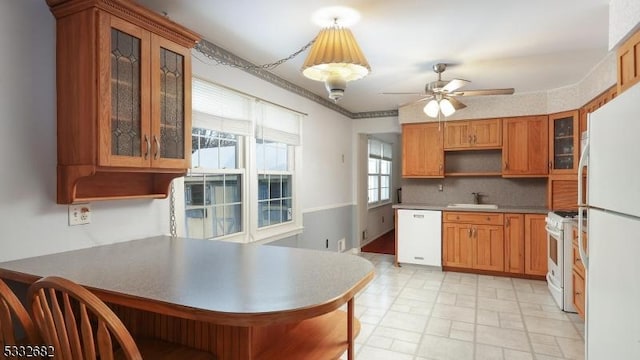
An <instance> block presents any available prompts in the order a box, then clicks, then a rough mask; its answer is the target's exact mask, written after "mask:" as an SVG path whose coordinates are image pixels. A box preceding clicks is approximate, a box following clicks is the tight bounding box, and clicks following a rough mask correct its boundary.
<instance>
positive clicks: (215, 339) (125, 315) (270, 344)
mask: <svg viewBox="0 0 640 360" xmlns="http://www.w3.org/2000/svg"><path fill="white" fill-rule="evenodd" d="M109 307H111V309H113V310H114V312H115V313H116V314H117V315H118V317H119V318H120V319H121V320H122V321H123V322H124V324H125V326H126V327H127V329H129V331H130V332H131V333H132V334H133V335H134V337H136V338H152V339H161V340H165V341H169V342H174V343H178V344H181V345H186V346H188V347H191V348H196V349H199V350H205V351H208V352H211V353H214V354H216V355H217V356H218V358H219V359H221V360H240V359H242V360H245V359H256V360H268V359H274V360H275V359H278V360H279V359H282V356H283V354H286V357H287V359H291V360H296V359H300V360H303V359H304V360H314V359H317V360H327V359H338V358H339V357H340V356H341V355H342V354H343V353H344V352H345V351H347V350H348V349H349V342H350V341H349V340H348V339H353V338H355V337H356V336H357V335H358V333H359V332H360V322H359V321H358V320H357V319H355V318H353V336H351V337H350V336H349V335H348V323H349V317H348V316H347V312H345V311H342V310H334V311H332V312H330V313H327V314H324V315H320V316H317V317H314V318H311V319H306V320H303V321H300V322H297V323H288V324H274V325H265V326H250V327H246V326H230V325H218V324H213V323H207V322H204V321H196V320H188V319H181V318H176V317H173V316H167V315H163V314H157V313H152V312H149V311H143V310H137V309H132V308H128V307H124V306H120V305H114V304H109Z"/></svg>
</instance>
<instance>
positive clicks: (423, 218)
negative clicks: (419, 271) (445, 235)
mask: <svg viewBox="0 0 640 360" xmlns="http://www.w3.org/2000/svg"><path fill="white" fill-rule="evenodd" d="M397 241H398V254H397V256H398V262H399V263H407V264H419V265H430V266H437V267H442V211H436V210H412V209H398V239H397Z"/></svg>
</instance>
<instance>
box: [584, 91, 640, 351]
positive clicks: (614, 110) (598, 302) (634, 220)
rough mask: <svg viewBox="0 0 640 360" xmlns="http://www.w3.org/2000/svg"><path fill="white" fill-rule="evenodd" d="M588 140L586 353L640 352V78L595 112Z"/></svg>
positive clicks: (585, 156)
mask: <svg viewBox="0 0 640 360" xmlns="http://www.w3.org/2000/svg"><path fill="white" fill-rule="evenodd" d="M587 143H588V145H586V146H585V150H584V151H583V156H582V157H581V159H580V171H579V176H578V179H579V182H580V180H581V179H582V171H583V169H585V168H586V171H587V194H586V202H585V203H584V204H581V205H582V206H581V210H583V209H584V210H586V213H587V219H586V224H587V225H586V226H587V232H588V254H585V253H584V252H582V251H581V256H582V257H583V262H584V264H585V268H586V270H587V271H586V284H587V289H586V344H585V346H586V357H585V358H586V359H589V360H601V359H602V360H604V359H620V360H624V359H629V360H632V359H640V84H638V85H636V86H634V87H632V88H630V89H629V90H627V91H625V92H623V93H622V94H620V95H619V96H618V97H616V98H615V99H613V100H612V101H611V102H609V103H608V104H606V105H604V106H603V107H601V108H600V109H598V110H596V111H595V112H594V113H593V114H592V115H591V117H590V119H589V134H588V141H587ZM585 166H586V167H585ZM579 189H582V184H581V183H580V184H579ZM579 192H580V193H581V191H579ZM581 196H582V194H579V197H581ZM578 202H579V203H582V202H583V200H582V199H578ZM581 213H582V211H581ZM580 224H582V221H580ZM580 243H582V239H580Z"/></svg>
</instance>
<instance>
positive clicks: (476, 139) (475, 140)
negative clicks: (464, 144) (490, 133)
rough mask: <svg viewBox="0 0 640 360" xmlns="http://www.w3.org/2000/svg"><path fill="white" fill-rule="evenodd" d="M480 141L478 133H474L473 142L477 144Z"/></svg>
mask: <svg viewBox="0 0 640 360" xmlns="http://www.w3.org/2000/svg"><path fill="white" fill-rule="evenodd" d="M477 142H478V137H477V136H476V135H473V143H474V144H476V143H477Z"/></svg>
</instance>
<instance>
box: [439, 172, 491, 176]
mask: <svg viewBox="0 0 640 360" xmlns="http://www.w3.org/2000/svg"><path fill="white" fill-rule="evenodd" d="M444 176H445V177H446V176H452V177H464V176H498V177H499V176H502V172H496V171H487V172H448V173H444Z"/></svg>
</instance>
